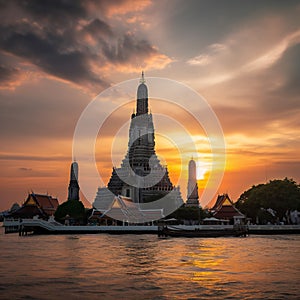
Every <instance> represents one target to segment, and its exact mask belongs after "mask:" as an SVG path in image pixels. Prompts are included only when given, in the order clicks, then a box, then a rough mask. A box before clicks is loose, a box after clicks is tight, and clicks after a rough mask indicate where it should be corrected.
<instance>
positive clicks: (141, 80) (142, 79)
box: [140, 71, 146, 83]
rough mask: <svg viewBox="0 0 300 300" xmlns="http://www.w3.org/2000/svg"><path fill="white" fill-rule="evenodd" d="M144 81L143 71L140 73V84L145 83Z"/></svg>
mask: <svg viewBox="0 0 300 300" xmlns="http://www.w3.org/2000/svg"><path fill="white" fill-rule="evenodd" d="M145 82H146V80H145V76H144V71H142V77H141V79H140V83H145Z"/></svg>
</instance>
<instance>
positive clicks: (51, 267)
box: [0, 234, 300, 300]
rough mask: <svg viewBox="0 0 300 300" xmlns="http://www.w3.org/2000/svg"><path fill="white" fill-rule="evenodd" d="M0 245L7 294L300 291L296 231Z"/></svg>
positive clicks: (275, 294)
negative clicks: (272, 234)
mask: <svg viewBox="0 0 300 300" xmlns="http://www.w3.org/2000/svg"><path fill="white" fill-rule="evenodd" d="M0 246H1V253H0V254H1V255H0V263H1V268H0V276H1V282H0V291H1V296H0V298H1V297H2V295H5V297H6V298H5V297H4V299H21V298H22V299H25V298H28V299H56V298H58V297H61V296H62V295H63V296H65V298H66V299H77V298H78V297H79V296H80V298H82V299H83V298H84V299H99V298H103V299H120V298H123V299H126V300H127V299H162V300H164V299H188V298H191V299H208V298H213V299H224V298H231V299H245V298H247V299H259V298H260V299H264V298H273V299H297V298H298V295H299V292H300V290H299V284H298V279H299V275H300V274H299V269H300V257H299V255H297V254H298V253H299V252H300V237H299V236H297V237H277V238H276V237H249V238H241V239H240V238H217V239H213V238H207V239H197V238H195V239H184V238H182V239H181V238H178V239H172V238H170V239H163V240H162V239H158V238H157V237H156V236H153V235H142V236H130V235H123V236H111V235H105V234H103V235H78V236H32V237H30V236H28V237H18V236H17V235H16V236H13V235H7V236H4V235H1V234H0ZM16 266H17V267H16ZM1 299H2V298H1Z"/></svg>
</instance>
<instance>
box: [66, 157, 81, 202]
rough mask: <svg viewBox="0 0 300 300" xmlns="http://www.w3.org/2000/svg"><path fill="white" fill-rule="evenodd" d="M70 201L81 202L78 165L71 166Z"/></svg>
mask: <svg viewBox="0 0 300 300" xmlns="http://www.w3.org/2000/svg"><path fill="white" fill-rule="evenodd" d="M68 200H79V184H78V163H77V162H76V161H74V162H73V163H72V164H71V170H70V184H69V189H68Z"/></svg>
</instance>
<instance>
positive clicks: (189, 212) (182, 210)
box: [168, 206, 208, 221]
mask: <svg viewBox="0 0 300 300" xmlns="http://www.w3.org/2000/svg"><path fill="white" fill-rule="evenodd" d="M207 215H208V213H207V211H205V210H203V209H202V208H201V207H196V206H195V207H193V206H191V207H189V206H181V207H179V208H178V209H176V210H175V211H174V212H173V213H172V214H170V215H169V216H168V218H175V219H177V220H180V221H183V220H193V221H200V220H203V219H204V218H206V217H207Z"/></svg>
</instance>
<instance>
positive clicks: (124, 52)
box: [103, 34, 157, 63]
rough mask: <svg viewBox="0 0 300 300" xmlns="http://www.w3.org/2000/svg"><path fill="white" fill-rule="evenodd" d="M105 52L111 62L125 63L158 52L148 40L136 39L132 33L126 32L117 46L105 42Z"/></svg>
mask: <svg viewBox="0 0 300 300" xmlns="http://www.w3.org/2000/svg"><path fill="white" fill-rule="evenodd" d="M103 52H104V54H105V57H106V58H107V59H108V60H110V61H111V62H116V63H125V62H128V61H131V60H132V59H135V58H137V57H141V56H144V57H147V56H150V55H151V54H154V53H156V52H157V50H155V49H154V48H153V47H152V46H151V45H150V44H149V42H148V41H146V40H136V39H135V38H134V37H133V36H132V35H130V34H126V35H125V36H124V37H123V38H122V39H119V41H118V44H117V45H116V46H114V45H109V44H104V46H103Z"/></svg>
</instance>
